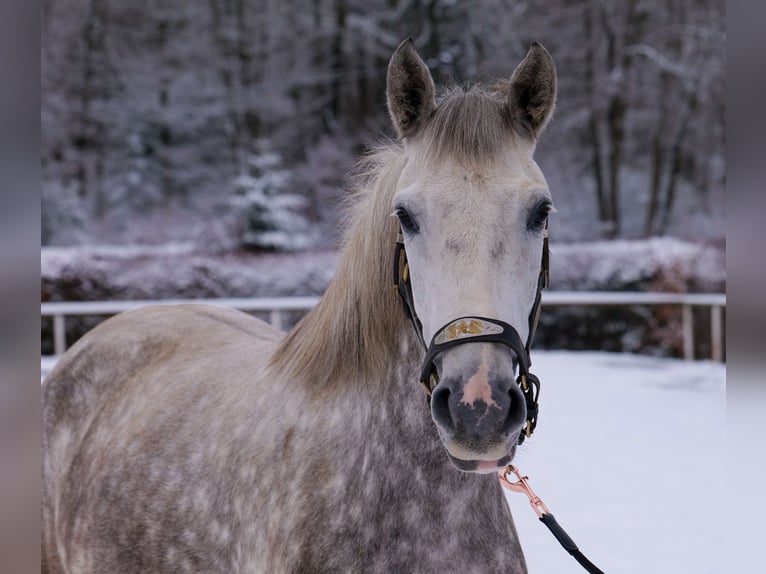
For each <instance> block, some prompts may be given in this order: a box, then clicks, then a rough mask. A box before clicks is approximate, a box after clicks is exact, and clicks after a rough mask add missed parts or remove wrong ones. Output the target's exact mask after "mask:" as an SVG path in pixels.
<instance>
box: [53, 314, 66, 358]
mask: <svg viewBox="0 0 766 574" xmlns="http://www.w3.org/2000/svg"><path fill="white" fill-rule="evenodd" d="M65 320H66V316H65V315H54V316H53V354H54V355H56V356H59V357H60V356H61V355H63V354H64V351H66V324H65V323H64V321H65Z"/></svg>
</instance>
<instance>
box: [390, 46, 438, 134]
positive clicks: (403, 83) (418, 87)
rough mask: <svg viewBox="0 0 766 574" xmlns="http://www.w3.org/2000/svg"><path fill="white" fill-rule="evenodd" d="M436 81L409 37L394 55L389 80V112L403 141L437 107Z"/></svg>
mask: <svg viewBox="0 0 766 574" xmlns="http://www.w3.org/2000/svg"><path fill="white" fill-rule="evenodd" d="M434 93H435V90H434V81H433V78H431V72H429V71H428V67H427V66H426V64H425V62H423V60H421V59H420V56H418V53H417V50H415V44H414V43H413V41H412V38H407V39H406V40H405V41H404V42H402V43H401V44H399V47H398V48H397V49H396V51H395V52H394V54H393V56H391V61H390V62H389V63H388V77H387V79H386V97H387V100H388V113H389V114H391V120H392V121H393V122H394V127H395V128H396V133H397V134H398V135H399V137H400V138H404V137H407V136H411V135H412V134H414V133H415V132H416V131H417V129H418V128H419V127H420V126H421V125H422V124H423V122H424V121H425V120H426V119H428V117H429V116H430V115H431V112H433V111H434V109H435V108H436V100H435V99H434Z"/></svg>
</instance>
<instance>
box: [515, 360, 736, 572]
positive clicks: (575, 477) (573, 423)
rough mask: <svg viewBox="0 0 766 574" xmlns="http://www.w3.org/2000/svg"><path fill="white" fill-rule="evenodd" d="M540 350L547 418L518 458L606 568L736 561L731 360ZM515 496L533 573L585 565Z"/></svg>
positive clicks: (718, 565) (680, 568)
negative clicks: (729, 547)
mask: <svg viewBox="0 0 766 574" xmlns="http://www.w3.org/2000/svg"><path fill="white" fill-rule="evenodd" d="M532 358H533V361H534V365H533V368H532V371H533V372H534V373H535V374H537V375H538V376H539V377H540V380H541V381H542V391H541V395H540V419H539V423H538V427H537V430H536V432H535V435H534V436H533V437H532V439H530V440H528V441H527V442H526V443H525V445H524V446H523V447H522V448H521V449H520V451H519V452H518V454H517V455H516V459H515V464H516V465H517V466H518V467H519V468H520V470H521V471H522V473H524V474H527V475H528V476H529V477H530V485H531V486H532V488H533V489H534V490H535V492H536V493H537V495H538V496H540V498H541V499H542V500H543V501H544V502H545V503H546V504H547V506H548V508H549V510H550V511H551V512H552V513H553V514H554V516H556V519H557V520H558V522H559V523H560V524H561V525H562V526H563V527H564V529H565V530H566V531H567V532H568V533H569V535H570V536H571V537H572V538H573V539H574V541H575V542H576V543H577V545H578V546H579V548H580V550H581V551H582V552H583V553H584V554H585V555H586V556H587V557H588V558H590V559H591V560H592V561H593V562H594V563H595V564H596V565H597V566H599V567H600V568H601V569H602V570H604V572H606V573H607V574H611V573H620V574H639V573H640V574H646V573H649V572H651V573H652V574H664V573H667V574H721V573H723V572H727V571H731V570H729V568H730V567H731V566H732V557H731V556H728V555H726V553H725V544H724V541H725V532H726V528H725V527H724V526H723V525H725V523H726V521H725V520H723V517H722V506H723V505H722V502H723V496H724V495H725V494H730V493H726V492H724V485H723V478H724V477H725V474H726V468H725V462H723V461H724V460H725V452H726V451H725V423H726V421H725V412H726V402H725V401H726V390H725V382H726V370H725V367H724V366H723V365H720V364H715V363H711V362H707V361H704V362H703V361H699V362H684V361H680V360H673V359H654V358H650V357H645V356H636V355H617V354H607V353H597V352H581V353H568V352H561V351H547V352H546V351H533V353H532ZM507 495H508V496H507V498H508V501H509V504H510V506H511V509H512V511H513V514H514V518H515V521H516V526H517V528H518V530H519V536H520V537H521V542H522V546H523V548H524V550H525V553H526V555H527V561H528V564H529V571H530V572H531V573H532V574H537V573H540V574H549V573H556V574H566V573H568V572H572V573H576V572H584V570H583V569H582V568H581V567H580V566H579V565H578V564H577V563H576V562H575V560H574V559H573V558H572V557H571V556H569V554H567V552H566V551H564V550H563V549H562V548H561V547H560V546H559V544H558V542H556V540H555V539H554V538H553V536H552V535H551V534H550V533H549V532H548V530H547V528H545V526H544V525H543V524H541V523H540V522H539V521H538V519H537V516H536V515H535V514H534V511H533V510H532V509H531V507H530V506H529V503H528V502H527V498H526V497H525V496H524V495H522V494H517V493H513V492H507ZM725 560H726V561H725ZM724 564H727V566H728V567H729V568H725V567H724ZM740 571H741V570H740Z"/></svg>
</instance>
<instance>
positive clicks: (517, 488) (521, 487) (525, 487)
mask: <svg viewBox="0 0 766 574" xmlns="http://www.w3.org/2000/svg"><path fill="white" fill-rule="evenodd" d="M511 473H513V474H515V475H516V478H518V479H519V480H518V481H517V482H511V481H510V480H508V475H509V474H511ZM499 476H500V484H502V485H503V486H504V487H505V488H507V489H508V490H512V491H513V492H521V493H522V494H526V495H527V498H529V504H531V505H532V508H533V509H534V511H535V513H536V514H537V517H538V518H542V517H543V514H550V510H548V507H547V506H545V503H544V502H543V501H542V500H540V497H539V496H537V495H536V494H535V491H534V490H532V487H531V486H529V482H527V481H528V480H529V477H528V476H522V475H521V473H520V472H519V469H518V468H516V467H515V466H513V465H512V464H509V465H508V466H506V467H505V468H504V469H503V470H501V471H500V473H499Z"/></svg>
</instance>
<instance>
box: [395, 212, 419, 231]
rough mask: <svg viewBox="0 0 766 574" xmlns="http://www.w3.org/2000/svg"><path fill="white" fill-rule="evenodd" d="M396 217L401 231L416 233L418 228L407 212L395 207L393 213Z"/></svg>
mask: <svg viewBox="0 0 766 574" xmlns="http://www.w3.org/2000/svg"><path fill="white" fill-rule="evenodd" d="M394 214H395V215H396V217H398V218H399V224H400V225H401V226H402V231H404V232H405V233H417V232H418V230H419V228H418V224H417V222H416V221H415V220H414V219H413V217H412V216H411V215H410V214H409V212H408V211H407V210H406V209H404V208H403V207H397V208H396V210H395V211H394Z"/></svg>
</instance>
